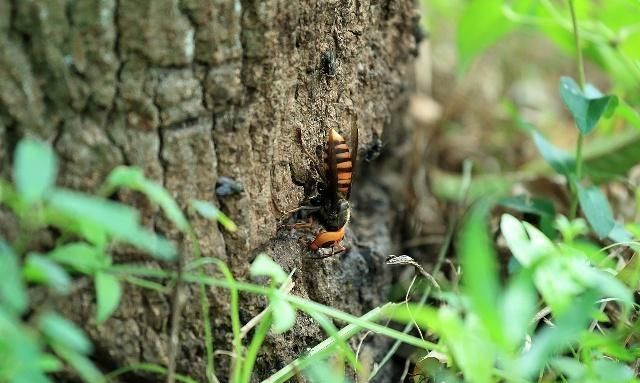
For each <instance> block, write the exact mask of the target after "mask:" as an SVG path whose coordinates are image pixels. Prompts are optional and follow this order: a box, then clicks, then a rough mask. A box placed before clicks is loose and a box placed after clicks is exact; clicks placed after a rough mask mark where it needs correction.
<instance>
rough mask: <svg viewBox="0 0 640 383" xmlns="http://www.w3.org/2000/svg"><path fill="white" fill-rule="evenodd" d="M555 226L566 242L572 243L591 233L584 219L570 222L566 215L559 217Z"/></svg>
mask: <svg viewBox="0 0 640 383" xmlns="http://www.w3.org/2000/svg"><path fill="white" fill-rule="evenodd" d="M555 226H556V228H557V229H558V231H559V232H560V234H562V238H563V239H564V241H565V242H571V241H573V240H574V239H575V238H576V237H578V236H581V235H585V234H587V233H588V232H589V227H588V226H587V222H586V221H585V220H584V219H582V218H576V219H574V220H572V221H569V219H568V218H567V217H565V216H564V215H558V216H557V217H556V220H555Z"/></svg>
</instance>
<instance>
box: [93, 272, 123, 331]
mask: <svg viewBox="0 0 640 383" xmlns="http://www.w3.org/2000/svg"><path fill="white" fill-rule="evenodd" d="M95 286H96V298H97V306H98V307H97V313H96V322H97V323H98V324H101V323H103V322H104V321H106V320H107V319H108V318H109V317H110V316H111V314H113V312H114V311H115V310H116V309H117V308H118V304H119V303H120V298H121V296H122V288H121V286H120V281H118V278H116V277H115V276H113V275H111V274H107V273H104V272H98V273H97V274H96V277H95Z"/></svg>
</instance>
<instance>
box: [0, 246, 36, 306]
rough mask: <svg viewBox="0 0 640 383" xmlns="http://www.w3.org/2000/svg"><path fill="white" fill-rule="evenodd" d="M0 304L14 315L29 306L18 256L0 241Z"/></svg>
mask: <svg viewBox="0 0 640 383" xmlns="http://www.w3.org/2000/svg"><path fill="white" fill-rule="evenodd" d="M0 270H2V277H1V278H0V304H2V305H4V306H5V307H6V308H7V309H8V310H11V312H12V313H14V314H22V313H24V311H25V310H26V309H27V306H28V305H29V296H28V295H27V290H26V287H25V285H24V282H23V281H22V271H21V269H20V264H19V263H18V256H17V255H16V254H15V252H14V251H13V249H12V248H11V247H9V245H8V244H7V243H5V242H4V241H3V240H2V239H0Z"/></svg>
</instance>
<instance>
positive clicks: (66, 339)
mask: <svg viewBox="0 0 640 383" xmlns="http://www.w3.org/2000/svg"><path fill="white" fill-rule="evenodd" d="M38 327H39V328H40V331H42V333H43V334H44V335H45V336H46V337H47V339H49V343H51V344H57V345H60V346H63V347H65V348H68V349H69V350H73V351H75V352H79V353H82V354H88V353H90V352H91V350H92V346H91V342H90V341H89V339H88V338H87V337H86V335H85V334H84V332H83V331H82V330H81V329H80V328H79V327H78V326H76V325H75V324H74V323H73V322H71V321H70V320H68V319H66V318H65V317H63V316H61V315H59V314H56V313H53V312H45V313H43V314H42V315H41V316H40V317H39V318H38Z"/></svg>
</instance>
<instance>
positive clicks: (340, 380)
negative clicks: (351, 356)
mask: <svg viewBox="0 0 640 383" xmlns="http://www.w3.org/2000/svg"><path fill="white" fill-rule="evenodd" d="M303 374H304V376H305V377H306V378H307V379H308V380H309V382H311V383H349V379H347V377H345V376H344V371H340V370H339V369H337V368H335V366H333V365H331V364H330V363H328V361H326V360H321V361H317V362H315V363H312V364H310V365H309V367H307V368H305V369H304V371H303Z"/></svg>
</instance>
